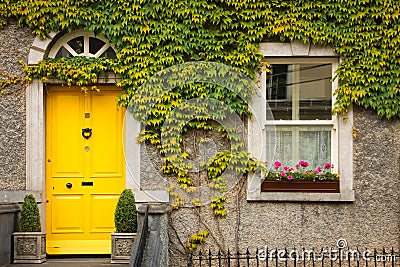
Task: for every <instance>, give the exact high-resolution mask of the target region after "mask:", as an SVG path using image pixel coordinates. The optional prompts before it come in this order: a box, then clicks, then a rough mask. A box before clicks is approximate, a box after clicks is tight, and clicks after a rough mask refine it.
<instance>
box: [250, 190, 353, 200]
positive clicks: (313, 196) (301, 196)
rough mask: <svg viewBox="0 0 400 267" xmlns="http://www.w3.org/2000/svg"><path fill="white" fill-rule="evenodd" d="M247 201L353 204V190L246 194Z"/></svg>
mask: <svg viewBox="0 0 400 267" xmlns="http://www.w3.org/2000/svg"><path fill="white" fill-rule="evenodd" d="M247 201H288V202H289V201H326V202H353V201H354V190H348V191H342V192H340V193H306V192H299V193H297V192H296V193H293V192H261V191H258V192H247Z"/></svg>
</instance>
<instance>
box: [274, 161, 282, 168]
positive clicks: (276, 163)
mask: <svg viewBox="0 0 400 267" xmlns="http://www.w3.org/2000/svg"><path fill="white" fill-rule="evenodd" d="M274 166H275V169H279V167H280V166H282V163H280V162H279V161H275V162H274Z"/></svg>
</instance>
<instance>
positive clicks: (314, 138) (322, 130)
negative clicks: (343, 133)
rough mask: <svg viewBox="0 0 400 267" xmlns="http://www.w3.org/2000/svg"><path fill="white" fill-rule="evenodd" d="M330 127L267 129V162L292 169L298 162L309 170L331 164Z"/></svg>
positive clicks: (277, 127) (308, 126)
mask: <svg viewBox="0 0 400 267" xmlns="http://www.w3.org/2000/svg"><path fill="white" fill-rule="evenodd" d="M331 129H332V127H331V126H329V125H328V126H325V125H315V126H314V125H307V126H303V125H299V126H275V130H273V129H271V128H270V130H268V129H267V161H268V162H274V161H276V160H277V161H280V162H282V164H283V165H286V166H291V167H294V166H295V165H296V164H297V163H298V162H299V161H300V160H305V161H307V162H308V163H309V164H310V168H316V167H317V166H323V165H324V164H325V163H330V162H331Z"/></svg>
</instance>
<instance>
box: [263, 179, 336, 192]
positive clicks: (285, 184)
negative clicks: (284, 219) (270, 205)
mask: <svg viewBox="0 0 400 267" xmlns="http://www.w3.org/2000/svg"><path fill="white" fill-rule="evenodd" d="M261 192H305V193H339V180H336V181H332V180H317V181H312V180H291V181H289V180H268V179H265V180H264V181H263V182H262V183H261Z"/></svg>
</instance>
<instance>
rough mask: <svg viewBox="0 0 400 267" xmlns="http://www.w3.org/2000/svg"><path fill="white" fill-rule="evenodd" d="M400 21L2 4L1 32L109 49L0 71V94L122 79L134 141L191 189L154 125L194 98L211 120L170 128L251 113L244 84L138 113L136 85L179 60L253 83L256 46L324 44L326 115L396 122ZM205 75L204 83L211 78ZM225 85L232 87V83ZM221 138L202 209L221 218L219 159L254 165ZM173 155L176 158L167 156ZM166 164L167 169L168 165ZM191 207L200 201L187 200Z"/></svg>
mask: <svg viewBox="0 0 400 267" xmlns="http://www.w3.org/2000/svg"><path fill="white" fill-rule="evenodd" d="M399 16H400V2H399V1H396V0H382V1H372V0H352V1H341V0H317V1H315V0H302V1H286V0H276V1H257V0H252V1H241V0H213V1H207V0H192V1H186V0H185V1H184V0H147V1H146V0H111V1H98V0H54V1H46V0H30V1H26V0H0V27H2V26H4V25H6V24H7V22H8V21H9V20H11V19H13V20H17V23H18V25H19V26H28V27H30V28H31V29H32V32H33V34H35V35H37V36H40V37H41V38H42V39H45V38H46V36H47V34H48V33H49V32H51V31H55V32H69V31H72V30H75V29H83V30H88V31H92V32H94V33H95V34H102V35H104V36H105V37H106V38H107V39H108V40H110V42H112V43H113V44H114V45H115V48H116V51H117V59H115V60H113V59H105V58H96V59H91V58H82V57H75V58H61V59H45V60H43V61H41V62H40V63H39V64H38V65H37V66H26V65H25V67H24V74H23V75H21V77H19V76H18V77H17V76H11V75H8V74H7V73H5V72H3V71H1V72H0V78H1V79H0V91H1V92H2V93H4V92H5V89H6V88H7V86H10V85H13V84H16V83H26V81H30V80H31V79H34V78H39V79H42V80H44V81H46V80H47V79H60V80H63V81H65V83H66V84H77V85H80V86H82V87H84V88H86V86H88V85H89V86H94V85H95V83H96V81H97V79H98V77H99V75H101V74H102V73H105V72H114V73H118V74H120V75H121V80H120V81H119V82H118V84H117V85H118V86H120V87H121V88H122V94H121V96H120V97H119V104H120V105H123V106H128V104H129V103H130V101H132V102H133V103H134V106H135V107H137V109H136V110H135V109H133V113H134V114H136V115H135V116H136V117H137V118H138V119H139V120H141V122H143V123H144V124H145V125H146V129H145V130H144V131H142V133H141V134H140V138H139V140H140V141H142V142H149V143H151V144H152V145H154V146H156V147H157V148H158V149H159V151H160V153H161V155H163V156H164V161H165V164H164V166H163V171H164V173H166V174H174V175H176V176H177V178H178V182H179V184H180V185H181V186H182V187H183V188H184V189H185V190H186V191H187V192H191V191H194V190H195V187H194V186H193V181H192V178H191V177H189V175H188V173H189V170H190V168H191V166H188V165H187V164H185V160H186V159H187V158H188V157H189V156H190V155H188V154H187V153H185V152H182V151H180V150H179V148H176V147H175V146H171V147H169V146H166V145H163V144H162V125H163V124H164V123H165V122H167V121H168V117H169V114H170V113H171V112H172V111H174V112H176V110H177V107H179V106H181V107H185V105H186V101H187V100H189V99H193V98H213V99H216V100H218V101H219V102H218V103H212V105H211V107H210V108H211V110H212V111H214V112H213V114H216V115H219V117H218V118H213V117H207V116H204V117H202V118H197V119H196V120H188V121H187V123H186V124H185V125H179V124H177V125H176V126H175V128H172V129H171V130H176V129H179V132H180V131H181V132H182V133H185V132H186V131H187V130H188V129H191V128H192V129H203V130H211V129H213V127H212V126H211V125H210V123H209V122H210V121H212V120H216V119H217V120H218V119H225V118H226V117H228V116H229V115H230V114H239V115H240V116H242V117H243V118H244V117H246V116H251V113H250V111H249V110H248V106H247V103H248V101H249V99H250V98H251V94H252V92H251V86H248V87H246V88H241V91H240V96H241V97H239V96H238V94H237V92H233V91H231V90H228V89H227V88H224V87H223V86H219V85H213V84H210V83H208V84H205V83H202V82H201V81H199V82H193V83H186V84H177V85H176V86H173V87H174V90H171V91H168V92H166V93H165V94H163V95H162V97H161V98H159V99H157V102H156V103H155V104H154V105H153V106H152V107H151V108H150V109H148V110H146V112H145V113H143V107H144V108H145V107H146V105H140V104H141V103H142V104H143V103H145V102H146V101H151V100H152V99H153V98H154V97H155V96H156V95H155V94H156V93H157V87H156V86H153V87H143V86H142V85H143V84H145V82H146V81H149V79H150V78H151V77H152V76H153V75H154V74H156V73H158V72H160V71H162V70H165V69H167V68H169V67H172V66H175V65H178V64H183V63H185V62H193V61H197V62H199V61H206V62H219V63H223V64H225V65H228V66H231V67H232V68H234V69H235V70H237V71H239V72H241V73H243V74H245V75H246V76H248V77H250V78H251V79H255V78H256V74H257V72H258V71H259V70H260V68H261V67H262V64H261V63H262V59H263V56H262V54H261V53H260V51H259V43H261V42H263V41H268V40H280V41H282V42H285V41H292V40H301V41H303V42H310V43H312V44H315V45H323V46H331V47H332V48H333V49H334V51H336V52H337V53H338V54H339V55H340V56H341V64H340V66H339V68H338V70H337V73H336V75H337V79H338V81H339V88H338V89H337V90H336V92H335V94H336V103H335V108H334V112H336V113H339V114H345V113H346V112H347V111H348V109H349V107H350V105H351V104H357V105H360V106H363V107H365V108H372V109H374V110H375V111H376V112H377V114H378V115H380V116H382V117H386V118H388V119H389V118H393V117H400V61H399V58H400V34H399V33H400V23H399ZM208 74H209V75H210V77H211V78H210V79H212V78H213V77H216V76H218V74H217V73H212V72H210V73H208ZM176 75H179V73H176ZM216 78H218V79H222V78H223V77H216ZM228 79H231V80H230V81H229V82H230V83H235V82H236V80H235V79H236V78H235V77H228ZM139 88H142V89H141V90H139ZM143 88H144V89H143ZM146 88H147V90H146ZM93 89H95V88H93ZM159 89H160V90H162V88H159ZM220 102H221V103H224V104H225V105H226V106H224V105H220V104H219V103H220ZM191 107H192V108H194V109H193V112H195V113H196V114H199V112H200V113H201V112H203V111H202V108H203V107H201V106H194V107H193V105H192V106H191ZM219 111H223V112H225V113H218V112H219ZM143 114H145V116H144V117H143ZM217 130H219V129H217ZM220 132H221V134H223V135H225V136H226V137H227V138H228V139H229V140H230V141H235V140H236V141H237V142H236V147H231V150H227V151H221V152H219V153H218V154H217V155H215V156H214V157H212V158H211V159H210V160H209V162H207V164H205V166H207V168H206V171H207V176H208V178H209V180H210V185H212V188H213V189H215V190H216V192H217V194H216V195H215V197H214V198H213V199H212V200H211V204H210V207H211V208H212V209H213V210H214V212H215V214H216V215H217V216H221V217H223V216H225V215H226V211H225V209H224V202H225V198H224V196H223V193H224V192H225V191H226V184H225V183H224V180H223V179H221V177H220V175H221V173H222V172H223V171H224V170H225V169H226V168H229V164H227V162H229V161H234V162H237V163H240V164H236V165H235V166H241V167H239V169H238V170H235V171H237V172H240V173H246V172H248V171H250V170H255V169H257V166H258V165H259V164H258V163H257V161H255V160H254V159H251V158H250V157H249V155H248V153H247V152H246V151H245V150H244V143H243V142H240V141H238V140H239V139H238V138H237V136H235V135H233V134H230V133H229V131H226V130H220ZM176 138H177V139H174V140H176V141H177V143H180V142H182V137H181V136H178V137H176ZM170 141H171V140H170ZM176 153H178V154H179V155H181V157H180V158H178V159H175V158H173V157H172V156H168V155H174V154H176ZM172 161H174V162H175V164H170V163H171V162H172ZM170 192H171V193H172V194H175V197H176V203H175V204H174V205H175V206H176V207H178V206H180V205H182V204H183V203H184V199H183V197H182V196H181V195H179V194H178V193H177V192H175V191H174V189H172V188H171V189H170ZM192 204H194V205H195V206H198V205H200V204H201V203H200V200H194V202H193V203H192ZM200 236H202V237H203V236H206V235H200ZM196 240H197V239H196ZM196 242H197V241H196ZM196 242H192V243H193V244H194V243H196Z"/></svg>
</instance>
